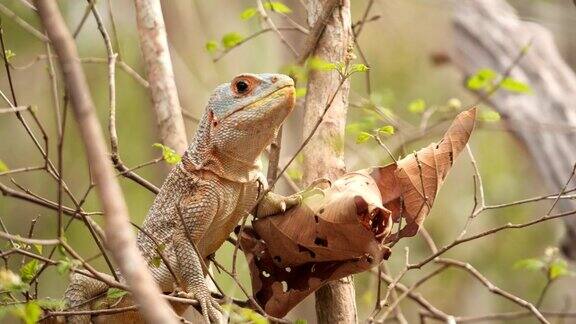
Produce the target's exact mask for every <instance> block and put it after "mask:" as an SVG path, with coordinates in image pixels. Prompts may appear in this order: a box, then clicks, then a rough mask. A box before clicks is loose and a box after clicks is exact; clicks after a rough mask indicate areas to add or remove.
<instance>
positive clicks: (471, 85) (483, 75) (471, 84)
mask: <svg viewBox="0 0 576 324" xmlns="http://www.w3.org/2000/svg"><path fill="white" fill-rule="evenodd" d="M497 76H498V73H496V72H495V71H494V70H492V69H489V68H484V69H480V70H478V71H477V72H476V74H474V75H473V76H471V77H470V78H468V80H467V81H466V87H468V89H471V90H481V89H484V90H486V89H488V88H490V87H491V86H492V81H494V79H496V77H497Z"/></svg>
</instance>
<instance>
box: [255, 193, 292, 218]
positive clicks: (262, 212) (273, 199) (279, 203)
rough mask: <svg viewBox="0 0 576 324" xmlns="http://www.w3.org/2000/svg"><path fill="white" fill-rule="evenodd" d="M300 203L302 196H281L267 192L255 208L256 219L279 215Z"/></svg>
mask: <svg viewBox="0 0 576 324" xmlns="http://www.w3.org/2000/svg"><path fill="white" fill-rule="evenodd" d="M300 203H302V196H301V195H300V194H299V193H295V194H293V195H290V196H282V195H279V194H276V193H273V192H272V191H270V192H268V193H267V194H266V196H264V198H262V201H261V202H260V203H259V204H258V207H257V208H256V217H257V218H262V217H266V216H270V215H275V214H280V213H283V212H285V211H287V210H288V209H290V208H292V207H294V206H298V205H300Z"/></svg>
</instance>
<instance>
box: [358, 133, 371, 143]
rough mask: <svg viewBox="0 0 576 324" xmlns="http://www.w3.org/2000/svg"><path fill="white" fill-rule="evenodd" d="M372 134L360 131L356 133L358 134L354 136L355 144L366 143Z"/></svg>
mask: <svg viewBox="0 0 576 324" xmlns="http://www.w3.org/2000/svg"><path fill="white" fill-rule="evenodd" d="M372 137H373V136H372V134H370V133H367V132H360V133H359V134H358V136H356V143H357V144H362V143H366V142H367V141H368V140H369V139H371V138H372Z"/></svg>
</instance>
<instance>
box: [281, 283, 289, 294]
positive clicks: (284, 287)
mask: <svg viewBox="0 0 576 324" xmlns="http://www.w3.org/2000/svg"><path fill="white" fill-rule="evenodd" d="M282 291H283V292H287V291H288V283H287V282H286V281H282Z"/></svg>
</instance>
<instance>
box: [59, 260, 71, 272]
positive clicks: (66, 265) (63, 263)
mask: <svg viewBox="0 0 576 324" xmlns="http://www.w3.org/2000/svg"><path fill="white" fill-rule="evenodd" d="M71 268H72V262H71V261H70V259H69V258H68V257H64V258H63V259H60V260H58V265H57V266H56V270H57V271H58V273H59V274H61V275H63V274H66V273H68V271H70V269H71Z"/></svg>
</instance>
